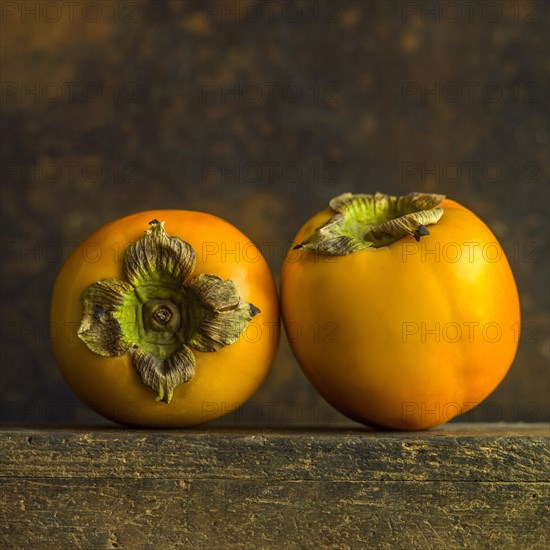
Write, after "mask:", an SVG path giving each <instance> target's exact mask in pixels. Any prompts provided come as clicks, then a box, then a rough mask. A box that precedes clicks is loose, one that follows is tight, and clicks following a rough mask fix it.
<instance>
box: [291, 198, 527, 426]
mask: <svg viewBox="0 0 550 550" xmlns="http://www.w3.org/2000/svg"><path fill="white" fill-rule="evenodd" d="M281 309H282V316H283V322H284V325H285V328H286V331H287V334H288V336H289V341H290V345H291V347H292V349H293V351H294V354H295V355H296V358H297V360H298V362H299V364H300V366H301V367H302V369H303V371H304V373H305V374H306V376H307V377H308V378H309V380H310V381H311V382H312V384H313V385H314V386H315V387H316V388H317V389H318V390H319V392H320V393H321V394H322V395H323V396H324V398H325V399H326V400H327V401H328V402H329V403H331V404H332V405H333V406H334V407H335V408H337V409H338V410H340V411H341V412H342V413H344V414H345V415H347V416H349V417H350V418H352V419H354V420H357V421H359V422H362V423H365V424H369V425H375V426H382V427H386V428H391V429H399V430H418V429H426V428H430V427H432V426H436V425H438V424H442V423H444V422H446V421H448V420H450V419H451V418H453V417H455V416H456V415H458V414H461V413H464V412H466V411H468V410H469V409H471V408H472V407H474V406H475V405H477V404H479V403H480V402H481V401H482V400H484V399H485V398H486V397H487V396H488V395H489V394H490V393H491V392H492V391H493V390H494V389H495V388H496V387H497V386H498V384H499V383H500V382H501V381H502V379H503V378H504V376H505V375H506V373H507V372H508V369H509V368H510V366H511V364H512V362H513V360H514V356H515V354H516V350H517V346H518V339H519V326H520V309H519V299H518V292H517V288H516V284H515V281H514V277H513V274H512V271H511V269H510V265H509V263H508V261H507V259H506V256H505V254H504V252H503V249H502V247H501V245H500V244H499V243H498V241H497V239H496V237H495V236H494V235H493V233H492V232H491V231H490V229H489V228H488V227H487V226H486V225H485V224H484V223H483V222H482V221H481V220H480V219H479V218H478V217H477V216H476V215H475V214H473V213H472V212H471V211H470V210H468V209H467V208H465V207H463V206H461V205H460V204H458V203H457V202H455V201H453V200H449V199H445V198H444V197H443V196H442V195H432V194H420V193H413V194H411V195H407V196H401V197H394V196H389V195H385V194H382V193H377V194H375V195H352V194H350V193H346V194H344V195H341V196H339V197H336V198H335V199H333V200H332V201H331V202H330V207H329V208H328V209H326V210H323V211H322V212H320V213H318V214H316V215H315V216H313V217H312V218H311V219H310V220H309V221H307V222H306V223H305V225H304V226H303V227H302V228H301V229H300V230H299V231H298V233H297V235H296V237H295V239H294V242H293V246H292V247H291V249H290V250H289V252H288V254H287V257H286V259H285V262H284V265H283V269H282V274H281Z"/></svg>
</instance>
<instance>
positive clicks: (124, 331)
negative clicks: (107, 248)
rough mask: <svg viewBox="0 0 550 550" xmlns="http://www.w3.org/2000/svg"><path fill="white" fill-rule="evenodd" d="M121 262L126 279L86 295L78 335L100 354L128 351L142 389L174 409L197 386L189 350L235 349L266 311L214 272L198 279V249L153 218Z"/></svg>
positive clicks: (91, 288)
mask: <svg viewBox="0 0 550 550" xmlns="http://www.w3.org/2000/svg"><path fill="white" fill-rule="evenodd" d="M150 226H151V228H150V229H148V230H147V231H146V232H145V236H144V237H142V238H141V239H139V240H138V241H136V242H135V243H133V244H132V245H130V246H129V247H128V248H127V249H126V251H125V253H124V258H123V271H124V276H125V278H126V281H121V280H118V279H102V280H100V281H97V282H95V283H93V284H92V285H90V286H89V287H88V288H86V289H85V290H84V292H83V293H82V295H81V303H82V308H83V312H82V319H81V322H80V327H79V329H78V336H79V337H80V339H81V340H82V341H83V342H84V343H85V344H86V346H87V347H88V348H89V349H90V350H91V351H93V352H94V353H97V354H99V355H102V356H105V357H115V356H119V355H123V354H124V353H127V352H130V353H131V354H132V365H133V367H134V369H135V370H136V371H137V372H138V373H139V375H140V376H141V379H142V381H143V383H144V384H145V385H147V386H149V387H150V388H152V389H153V390H154V391H155V392H157V401H165V402H166V403H169V402H170V400H171V399H172V396H173V393H174V389H175V388H176V387H177V386H178V385H180V384H183V383H186V382H188V381H189V380H191V379H192V378H193V376H194V374H195V365H196V359H195V355H194V353H193V351H192V349H191V348H193V349H195V350H197V351H201V352H215V351H218V350H220V349H221V348H223V347H224V346H227V345H230V344H233V343H234V342H236V341H237V340H238V339H239V337H240V336H241V334H242V332H243V331H244V329H245V328H246V326H247V325H248V323H249V322H250V320H251V319H252V318H253V317H254V316H255V315H257V314H258V313H259V312H260V310H259V309H258V308H257V307H256V306H254V305H253V304H251V303H249V302H247V301H245V300H243V299H242V298H241V297H240V296H239V293H238V291H237V287H236V285H235V283H234V282H233V281H231V280H224V279H222V278H220V277H218V276H216V275H212V274H206V273H203V274H200V275H196V276H195V277H192V273H193V271H194V269H195V252H194V250H193V247H192V246H191V245H190V244H189V243H187V242H185V241H183V240H181V239H179V238H177V237H170V236H169V235H168V234H167V233H166V231H165V230H164V222H158V221H157V220H153V221H152V222H150Z"/></svg>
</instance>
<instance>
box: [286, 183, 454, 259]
mask: <svg viewBox="0 0 550 550" xmlns="http://www.w3.org/2000/svg"><path fill="white" fill-rule="evenodd" d="M444 198H445V196H444V195H436V194H431V193H410V194H408V195H402V196H392V195H385V194H383V193H376V194H374V195H367V194H361V195H354V194H352V193H343V194H342V195H339V196H337V197H335V198H333V199H332V200H331V201H330V203H329V207H330V208H331V209H332V210H334V212H335V214H334V215H333V216H332V217H331V218H330V219H329V220H328V221H327V222H326V223H325V224H324V225H322V226H321V227H318V228H317V229H315V232H314V233H313V234H312V235H310V236H309V237H308V238H306V239H305V240H304V241H303V242H301V243H299V244H297V245H296V246H295V247H294V248H299V249H302V250H304V251H306V252H315V253H317V254H320V255H323V256H344V255H346V254H352V253H353V252H357V251H359V250H362V249H364V248H380V247H383V246H388V245H390V244H392V243H394V242H395V241H397V240H399V239H401V238H402V237H405V236H406V235H411V236H412V237H414V238H415V239H416V240H417V241H418V240H420V238H421V237H424V236H426V235H429V234H430V232H429V230H428V229H427V227H426V226H428V225H431V224H434V223H437V222H438V221H439V220H440V218H441V216H442V215H443V209H442V208H441V207H440V205H441V203H442V202H443V199H444Z"/></svg>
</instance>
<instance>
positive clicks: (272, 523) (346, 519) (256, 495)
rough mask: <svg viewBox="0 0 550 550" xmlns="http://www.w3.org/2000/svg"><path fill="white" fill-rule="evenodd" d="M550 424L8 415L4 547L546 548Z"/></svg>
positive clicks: (2, 462)
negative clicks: (66, 420)
mask: <svg viewBox="0 0 550 550" xmlns="http://www.w3.org/2000/svg"><path fill="white" fill-rule="evenodd" d="M549 489H550V425H549V424H448V425H447V426H444V427H440V428H438V429H435V430H431V431H428V432H408V433H405V432H379V431H373V430H368V429H343V428H332V429H307V428H300V429H299V428H292V429H288V428H281V429H269V430H261V429H243V428H242V427H241V428H208V427H206V428H201V429H194V430H185V431H183V430H162V431H153V430H129V429H124V428H106V429H97V428H93V427H81V428H39V429H32V428H27V427H25V428H22V427H12V428H3V429H0V547H1V548H26V547H31V546H32V547H39V548H56V549H59V548H151V549H152V548H155V549H157V548H174V547H183V548H198V547H200V548H318V547H319V548H328V547H330V548H405V547H406V548H445V549H447V548H500V549H506V548H514V549H515V548H521V549H526V548H547V547H548V545H549V544H550V530H549V523H548V518H549V517H550V490H549Z"/></svg>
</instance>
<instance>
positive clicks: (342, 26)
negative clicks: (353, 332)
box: [0, 0, 550, 424]
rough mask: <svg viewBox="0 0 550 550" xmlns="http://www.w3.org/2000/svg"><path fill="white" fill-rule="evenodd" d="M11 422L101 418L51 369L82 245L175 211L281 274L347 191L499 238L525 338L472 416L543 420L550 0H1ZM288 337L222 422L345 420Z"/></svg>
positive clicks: (5, 364) (5, 379)
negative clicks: (225, 229) (156, 213)
mask: <svg viewBox="0 0 550 550" xmlns="http://www.w3.org/2000/svg"><path fill="white" fill-rule="evenodd" d="M1 10H2V12H1V18H2V21H1V24H2V34H1V48H2V89H1V92H2V97H1V100H2V123H1V130H2V164H1V168H2V173H1V177H2V180H1V181H2V196H1V198H2V202H1V214H2V215H1V223H2V239H1V241H2V250H1V254H2V302H1V304H2V310H1V314H2V317H1V330H2V332H1V385H0V388H1V389H0V392H1V393H0V401H1V402H0V420H1V421H3V422H20V423H48V422H49V423H53V422H79V423H96V422H97V423H99V422H105V421H103V420H102V419H100V418H99V417H97V416H96V415H95V414H94V413H92V412H91V411H89V410H88V409H87V408H86V407H84V406H83V405H80V404H79V403H78V400H77V399H76V397H74V395H73V394H72V392H71V391H70V390H69V388H68V387H67V386H66V385H65V383H64V382H63V380H62V379H61V376H60V375H59V373H58V371H57V370H56V367H55V364H54V361H53V357H52V354H51V351H50V346H49V341H48V338H49V337H48V307H49V296H50V291H51V288H52V284H53V281H54V278H55V276H56V273H57V271H58V269H59V268H60V265H61V264H62V262H63V259H64V258H65V257H66V255H67V252H68V250H69V249H70V247H71V246H72V245H73V244H74V243H76V242H78V241H80V240H81V239H83V238H84V237H85V236H86V235H87V234H88V233H89V232H91V231H92V230H94V229H95V228H97V227H98V226H100V225H102V224H103V223H105V222H107V221H109V220H112V219H113V218H117V217H119V216H122V215H124V214H128V213H130V212H134V211H139V210H143V209H150V208H167V207H170V208H171V207H177V208H184V209H196V210H204V211H208V212H212V213H215V214H217V215H219V216H222V217H224V218H226V219H228V220H230V221H231V222H233V223H234V224H236V225H237V226H238V227H240V228H241V229H242V230H243V231H244V232H245V233H247V234H248V235H250V236H251V237H252V238H253V239H254V240H255V241H256V242H257V243H258V245H259V246H260V247H261V249H262V250H263V251H264V252H265V253H266V255H267V257H268V260H269V263H270V265H271V267H272V268H273V271H274V273H275V275H276V276H278V274H279V271H280V267H281V264H282V259H283V255H284V251H285V247H286V244H287V243H288V242H289V241H290V239H291V237H292V235H293V234H294V232H295V231H296V230H297V228H298V227H299V226H300V225H301V223H302V222H303V221H304V220H305V219H306V218H307V217H309V216H310V215H311V214H312V213H314V212H316V211H318V210H319V209H321V208H323V207H324V206H325V205H326V203H327V201H328V200H329V199H330V198H331V197H332V196H334V195H336V194H338V193H341V192H343V191H353V192H374V191H376V190H383V191H385V192H391V193H402V192H409V191H411V190H419V191H435V192H438V193H444V194H446V195H448V196H450V197H452V198H454V199H456V200H458V201H460V202H463V203H464V204H465V205H467V206H469V207H470V208H471V209H473V210H474V211H475V212H476V213H477V214H478V215H479V216H480V217H482V218H483V219H484V220H485V221H486V222H487V223H488V224H489V225H490V227H491V228H492V229H493V231H494V232H495V234H496V235H497V237H498V238H499V240H500V241H501V243H502V244H503V246H504V249H505V250H506V252H507V254H508V257H509V259H510V262H511V265H512V269H513V271H514V273H515V276H516V278H517V282H518V285H519V290H520V294H521V303H522V315H523V324H524V333H523V337H522V341H521V344H520V348H519V354H518V356H517V359H516V361H515V363H514V366H513V368H512V370H511V371H510V373H509V375H508V377H507V378H506V379H505V381H504V382H503V383H502V385H501V386H500V387H499V388H498V390H497V391H495V393H494V394H493V395H492V396H491V397H490V398H489V399H488V401H487V402H486V403H485V404H483V405H481V406H480V407H478V408H477V409H475V410H474V411H473V412H472V413H469V414H468V415H467V417H466V420H470V419H471V420H484V421H498V420H506V421H516V420H522V421H536V420H548V419H549V417H550V413H549V386H550V379H549V371H548V360H549V337H548V334H549V324H548V309H549V293H548V286H547V283H548V280H549V269H548V267H549V263H548V241H549V227H548V220H549V212H548V207H549V188H548V180H549V178H548V175H549V157H548V146H549V143H548V142H549V123H548V115H549V102H548V97H549V93H548V92H549V90H548V68H549V54H548V43H549V42H548V41H549V32H548V29H549V19H548V3H546V2H523V1H517V2H515V1H508V2H488V3H487V2H486V3H483V2H467V3H461V2H448V3H438V2H428V3H420V2H415V1H412V2H407V1H403V2H399V1H395V2H394V1H387V2H382V1H380V2H370V1H364V2H360V1H355V2H341V3H338V2H335V1H313V2H306V1H298V2H286V1H284V0H278V1H277V2H271V3H270V4H267V5H266V4H260V3H259V2H251V1H244V2H231V1H228V2H223V3H215V2H200V1H197V2H191V1H159V2H127V1H121V2H119V3H112V2H81V3H78V4H76V5H72V4H71V3H65V2H55V1H52V2H3V3H2V7H1ZM341 421H342V417H341V416H339V415H338V414H337V413H336V412H335V411H333V410H332V409H331V408H330V407H329V406H328V405H326V404H325V403H324V402H323V400H322V399H321V398H320V397H319V396H318V395H317V394H316V392H315V391H314V390H313V389H312V387H311V386H310V385H309V384H308V382H307V381H306V380H305V378H304V376H303V375H302V374H301V372H300V370H299V367H298V365H297V363H296V361H295V360H294V359H293V357H292V355H291V353H290V351H289V347H288V344H287V343H286V341H284V340H283V342H282V344H281V348H280V353H279V355H278V358H277V361H276V364H275V366H274V368H273V371H272V374H271V375H270V376H269V378H268V380H267V381H266V383H265V384H264V386H263V387H262V388H261V389H260V390H259V391H258V393H257V394H256V395H255V396H254V398H253V399H252V400H251V402H250V403H248V404H247V405H245V407H243V408H242V409H241V410H240V411H238V412H237V413H235V414H233V415H231V417H229V418H228V419H226V420H224V421H223V422H226V423H235V422H241V423H242V422H244V423H259V424H270V423H298V422H300V423H325V424H326V423H338V422H341Z"/></svg>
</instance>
